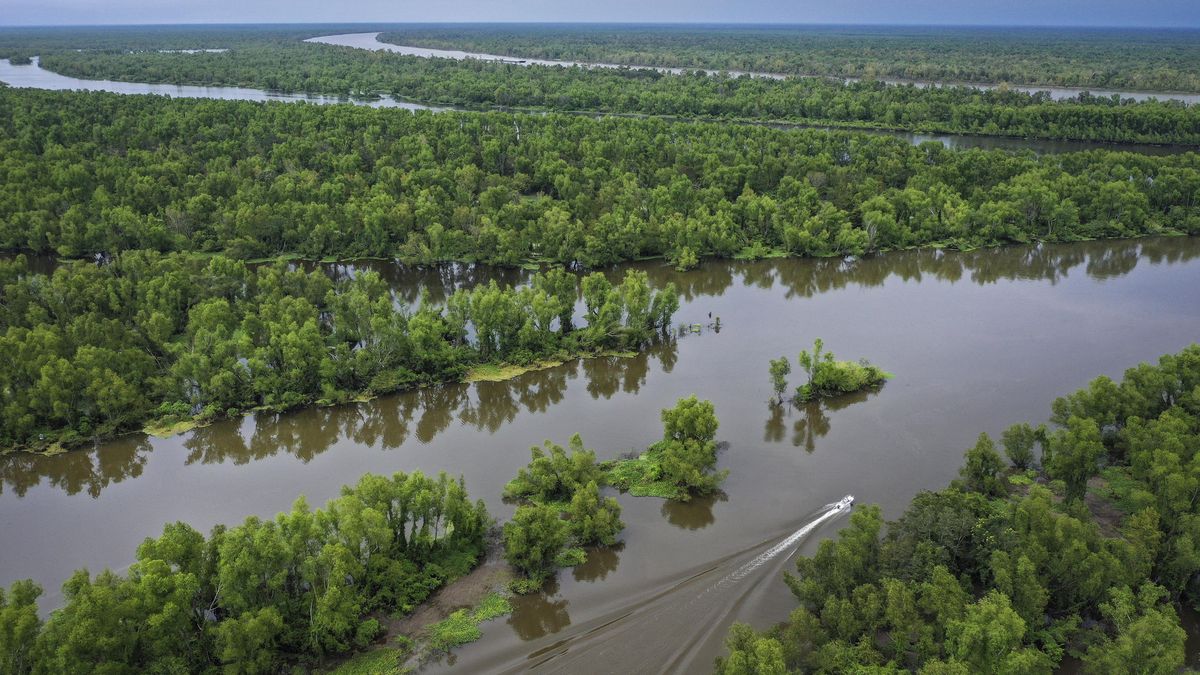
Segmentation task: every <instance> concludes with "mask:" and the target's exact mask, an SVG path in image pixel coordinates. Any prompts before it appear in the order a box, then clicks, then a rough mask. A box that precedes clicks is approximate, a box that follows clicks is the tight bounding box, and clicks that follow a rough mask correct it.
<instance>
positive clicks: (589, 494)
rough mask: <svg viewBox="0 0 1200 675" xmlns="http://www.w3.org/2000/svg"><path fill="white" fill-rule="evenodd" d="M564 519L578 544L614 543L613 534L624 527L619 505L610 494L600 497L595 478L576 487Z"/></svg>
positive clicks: (615, 540) (615, 537)
mask: <svg viewBox="0 0 1200 675" xmlns="http://www.w3.org/2000/svg"><path fill="white" fill-rule="evenodd" d="M567 519H568V521H569V522H570V524H571V534H572V535H573V536H574V538H575V541H576V543H578V544H581V545H589V544H603V545H604V546H612V545H613V544H615V543H617V535H618V534H620V532H621V530H622V529H624V528H625V524H624V523H622V522H621V505H620V504H618V503H617V500H616V499H613V498H612V497H605V498H604V499H601V498H600V488H599V487H598V486H597V485H596V482H595V481H589V482H588V484H587V485H584V486H582V487H580V488H579V489H578V490H576V491H575V495H574V496H573V497H571V504H570V506H569V507H568V508H567Z"/></svg>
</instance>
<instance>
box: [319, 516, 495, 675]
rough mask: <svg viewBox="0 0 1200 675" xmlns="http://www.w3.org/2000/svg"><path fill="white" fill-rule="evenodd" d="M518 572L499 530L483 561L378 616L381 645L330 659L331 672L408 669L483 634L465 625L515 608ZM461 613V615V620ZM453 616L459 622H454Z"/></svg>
mask: <svg viewBox="0 0 1200 675" xmlns="http://www.w3.org/2000/svg"><path fill="white" fill-rule="evenodd" d="M513 578H514V574H513V571H512V568H511V567H509V565H508V563H506V562H504V560H503V557H502V546H501V545H500V542H499V537H498V536H493V537H491V538H490V540H489V544H488V552H487V557H486V559H485V560H484V561H483V562H482V563H481V564H480V565H478V566H477V567H476V568H475V569H473V570H471V571H470V572H468V573H467V574H465V575H463V576H461V577H459V578H457V579H455V580H454V581H451V582H450V583H448V584H446V585H445V586H443V587H442V588H441V589H440V590H438V591H437V592H436V593H434V594H433V595H432V596H430V597H429V598H428V599H427V600H425V602H423V603H421V604H420V605H418V606H417V607H416V608H415V609H414V610H413V611H412V612H410V613H409V614H408V615H406V616H402V617H397V616H386V615H380V616H378V617H376V619H377V620H378V621H379V622H380V626H382V627H383V629H384V632H383V634H382V635H381V636H380V637H379V638H378V639H377V640H376V643H375V646H374V647H373V648H371V649H369V650H367V651H365V652H361V653H359V654H355V655H352V656H350V657H348V658H346V659H344V660H342V661H341V662H340V663H334V664H330V667H329V668H328V669H327V670H326V672H328V673H329V674H330V675H387V674H391V673H408V672H412V671H414V670H416V669H418V668H419V667H420V666H421V665H422V664H423V663H426V662H429V661H438V660H440V659H443V658H445V657H446V656H447V655H448V654H449V649H453V648H454V647H458V646H462V645H463V644H467V643H469V642H472V641H474V639H477V635H475V634H473V633H472V632H471V630H470V628H467V630H465V631H464V630H463V628H464V627H468V626H469V627H471V628H473V627H476V626H478V625H479V624H480V623H483V622H486V621H491V620H493V619H496V618H498V617H500V616H503V615H505V614H508V613H509V612H511V610H512V608H511V606H510V605H508V602H507V593H508V591H507V587H508V583H509V582H510V581H512V579H513ZM498 598H499V599H501V600H502V602H498V601H497V599H498ZM458 617H461V618H459V620H458V621H457V622H455V619H456V618H458ZM464 621H465V623H464ZM449 622H455V623H456V624H457V625H453V626H451V625H449ZM443 628H456V629H458V630H457V631H456V633H457V635H456V636H455V638H456V639H451V640H449V641H447V640H446V637H444V635H442V634H444V633H445V632H446V631H445V630H441V629H443ZM463 633H465V636H462V634H463ZM460 636H462V637H460ZM464 637H465V638H473V639H466V640H464Z"/></svg>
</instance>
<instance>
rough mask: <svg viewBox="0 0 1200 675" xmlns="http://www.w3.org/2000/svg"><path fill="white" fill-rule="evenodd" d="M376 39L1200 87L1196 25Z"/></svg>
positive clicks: (797, 70)
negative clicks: (1173, 27) (1192, 27)
mask: <svg viewBox="0 0 1200 675" xmlns="http://www.w3.org/2000/svg"><path fill="white" fill-rule="evenodd" d="M380 39H382V40H383V41H384V42H390V43H393V44H398V45H411V46H421V47H434V48H439V49H461V50H465V51H470V52H484V53H489V54H502V55H510V56H518V57H525V58H538V59H549V60H554V61H585V62H591V63H596V62H600V63H616V64H623V65H645V66H667V67H682V68H706V69H710V70H738V71H743V72H760V73H779V74H787V75H832V76H838V77H868V78H880V77H889V78H904V79H911V80H941V81H950V82H979V83H998V82H1009V83H1012V84H1028V85H1056V86H1075V87H1103V88H1111V89H1131V90H1144V91H1200V66H1198V64H1200V34H1197V32H1196V31H1194V30H1167V29H1157V30H1154V29H1146V30H1136V29H1135V30H1128V29H1112V28H1109V29H1102V28H1101V29H1097V28H1092V29H1088V28H1062V27H1055V28H1031V27H1023V28H1015V27H982V26H981V27H946V26H938V27H923V26H765V25H764V26H746V25H740V26H697V25H675V26H671V25H654V26H649V25H647V26H636V25H604V24H590V25H583V24H578V25H570V24H557V25H556V24H525V25H522V24H508V25H496V24H474V25H472V24H454V25H452V26H449V25H440V26H439V25H419V24H418V25H406V26H403V27H400V28H397V29H393V30H388V31H386V32H385V33H384V34H383V35H382V36H381V38H380Z"/></svg>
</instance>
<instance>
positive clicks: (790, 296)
mask: <svg viewBox="0 0 1200 675" xmlns="http://www.w3.org/2000/svg"><path fill="white" fill-rule="evenodd" d="M377 266H379V265H377ZM641 266H642V267H643V268H645V269H646V270H647V271H648V272H649V273H650V275H651V279H652V282H653V283H654V284H655V285H662V284H665V283H666V282H667V281H674V282H675V283H676V284H677V285H679V287H680V288H681V289H682V292H683V295H684V302H683V306H682V308H681V309H680V311H679V313H678V315H677V321H678V322H680V323H705V324H706V323H708V322H709V319H708V314H709V313H710V312H711V313H712V315H713V316H714V317H720V319H721V330H720V331H719V332H717V331H713V330H705V331H703V332H702V333H700V334H688V335H685V336H683V337H680V338H678V339H677V340H674V341H672V342H670V343H668V344H664V345H660V346H659V347H657V348H655V349H653V350H651V351H650V352H648V353H646V354H644V355H642V356H639V357H637V358H632V359H617V358H613V359H600V360H590V361H582V362H572V363H568V364H566V365H564V366H562V367H559V368H554V369H550V370H545V371H540V372H535V373H530V374H528V375H525V376H522V377H519V378H517V379H515V380H513V381H511V382H505V383H478V384H471V385H454V386H445V387H438V388H434V389H428V390H424V391H419V392H411V393H406V394H401V395H395V396H389V397H384V398H381V399H377V400H375V401H371V402H369V403H365V404H361V405H354V406H343V407H337V408H324V409H315V410H306V411H301V412H297V413H293V414H283V415H267V414H262V415H254V416H249V417H246V418H243V419H240V420H236V421H228V422H223V423H220V424H215V425H213V426H211V427H208V428H204V429H198V430H196V431H193V432H190V433H187V434H183V435H180V436H176V437H172V438H167V439H154V438H145V437H141V436H130V437H126V438H122V439H119V440H116V441H112V442H110V443H106V444H103V445H101V446H99V447H97V448H93V449H89V450H85V451H79V452H73V453H69V454H65V455H61V456H58V457H51V458H40V457H31V456H13V457H7V458H0V584H5V585H7V584H8V583H9V582H11V581H12V580H14V579H19V578H25V577H32V578H34V579H36V580H37V581H39V582H41V583H42V584H43V585H45V586H46V587H47V589H48V591H49V592H48V594H47V595H48V597H47V598H46V602H47V604H50V605H52V604H54V603H56V602H58V601H60V600H61V595H60V594H58V593H57V590H56V589H57V587H58V586H59V584H60V583H61V582H62V581H63V580H64V579H65V578H66V577H67V576H68V575H69V574H70V572H71V571H72V570H73V569H75V568H77V567H84V566H86V567H88V568H90V569H92V570H93V571H95V570H99V569H100V568H103V567H105V566H108V567H112V568H115V569H119V568H123V567H124V566H126V565H127V564H128V563H129V562H130V561H131V559H132V555H133V551H134V549H135V547H136V546H137V544H138V543H139V542H140V541H141V540H142V539H143V538H144V537H146V536H149V535H154V534H156V533H158V532H159V531H160V530H161V528H162V525H163V524H164V523H167V522H171V521H175V520H183V521H187V522H189V523H192V524H193V525H195V526H196V527H198V528H200V529H207V528H209V527H211V526H212V525H214V524H216V523H235V522H238V521H240V520H241V519H242V518H244V517H245V516H247V515H250V514H257V515H262V516H269V515H271V514H274V513H276V512H278V511H280V510H283V509H286V508H287V507H288V506H289V505H290V503H291V501H292V500H293V499H294V498H295V497H296V496H297V495H299V494H305V495H307V496H308V498H309V501H310V503H313V504H319V503H323V502H324V501H325V500H327V499H329V498H331V497H333V496H335V495H336V493H337V490H338V487H339V486H340V485H342V484H344V483H349V482H353V481H354V480H356V479H357V478H358V477H359V476H360V475H361V474H363V473H366V472H369V471H370V472H391V471H397V470H404V471H412V470H416V469H420V470H423V471H426V472H436V471H440V470H445V471H449V472H452V473H454V474H462V475H463V476H464V477H465V479H466V483H467V487H468V489H469V490H470V492H471V494H472V495H477V496H479V497H481V498H483V499H484V500H485V501H486V502H487V503H488V505H489V508H491V509H492V511H493V513H494V514H495V515H496V516H498V517H500V518H506V517H508V515H509V514H511V510H512V507H511V506H508V505H505V504H503V503H502V502H501V500H500V492H501V489H502V488H503V485H504V482H505V481H506V480H507V479H508V478H510V477H511V476H512V475H514V474H515V473H516V470H517V468H518V467H520V466H522V465H524V464H525V463H526V462H527V461H528V457H529V451H528V448H529V446H531V445H534V444H539V443H541V441H542V440H543V439H547V438H549V439H554V440H555V441H558V442H565V441H566V439H567V438H568V437H569V436H570V435H571V434H572V433H575V432H580V433H581V434H582V435H583V438H584V440H585V442H586V443H587V445H588V446H589V447H593V448H595V449H596V450H597V453H598V455H599V456H600V457H602V458H608V457H614V456H616V455H618V454H621V453H622V452H625V451H627V450H629V449H631V448H641V447H644V446H645V445H646V444H648V443H649V442H651V441H653V440H655V438H656V437H657V436H658V435H659V433H660V429H661V427H660V424H659V420H658V415H657V412H658V410H659V409H661V408H663V407H667V406H669V405H672V404H673V403H674V401H675V400H676V399H677V398H679V397H681V396H686V395H689V394H692V393H696V394H698V395H700V396H702V397H704V398H709V399H711V400H713V402H714V403H715V405H716V409H717V413H718V415H719V416H720V419H721V429H720V432H719V434H718V435H719V438H720V440H722V441H724V442H726V443H727V444H728V447H727V449H725V450H724V451H723V452H722V453H721V455H720V464H721V466H722V467H723V468H728V469H729V470H730V472H731V473H730V475H729V478H728V480H727V481H726V483H725V485H724V488H725V494H724V495H722V496H720V497H719V498H716V499H709V500H697V501H694V502H692V503H689V504H678V503H671V502H663V501H662V500H658V499H650V498H641V499H638V498H631V497H628V496H622V497H620V501H621V504H622V506H623V508H624V514H623V518H624V520H625V522H626V523H627V525H628V526H627V528H626V530H625V532H624V545H623V547H621V548H620V549H617V550H605V551H599V552H595V553H593V554H592V556H591V558H590V559H589V561H588V562H587V564H585V565H583V566H581V567H579V568H577V569H574V570H567V571H564V572H563V573H561V574H560V575H559V580H558V583H557V584H556V585H554V586H552V587H550V588H548V589H547V591H546V592H545V593H543V594H540V595H537V596H533V597H527V598H522V599H520V600H519V601H518V603H517V608H516V611H515V612H514V613H513V615H512V616H510V617H507V618H506V619H500V620H497V621H493V622H491V623H489V624H486V625H485V629H484V637H483V639H482V640H481V641H479V642H478V643H475V644H473V645H470V646H468V647H466V648H464V649H462V650H461V651H460V652H459V653H458V654H457V655H456V656H455V659H454V662H453V663H445V664H434V665H433V666H432V667H431V668H432V669H438V668H445V667H450V666H453V667H455V668H456V669H461V670H463V671H466V672H477V671H504V670H509V669H522V668H525V667H528V666H531V665H535V664H540V667H541V668H544V669H547V670H554V669H558V668H562V669H565V670H570V669H571V668H575V669H576V670H577V669H578V667H579V664H580V663H583V662H584V661H576V660H575V659H576V658H583V657H584V656H587V655H591V656H588V659H587V661H586V662H587V663H588V664H589V669H609V670H612V671H614V672H615V671H620V672H641V671H645V672H657V671H661V670H663V669H664V668H667V667H671V668H673V669H678V670H682V669H697V670H703V669H705V668H707V667H708V665H709V664H710V663H711V659H712V657H713V656H715V655H716V654H717V653H719V650H720V640H719V638H720V636H722V635H723V634H724V632H725V630H726V628H727V626H728V624H729V623H730V622H731V621H733V620H745V621H750V622H752V623H754V624H755V625H758V626H765V625H767V624H769V623H771V622H773V621H776V620H779V619H782V618H784V617H785V616H786V613H787V611H788V609H789V608H790V607H791V606H792V602H791V600H790V597H789V595H788V593H787V591H786V588H785V587H784V586H783V584H782V583H781V581H780V580H779V579H780V574H779V572H780V571H781V570H783V569H787V568H788V567H790V565H789V561H788V554H790V553H791V551H790V550H789V551H787V552H786V553H785V554H784V555H779V556H777V557H775V558H772V559H771V560H770V561H769V562H768V563H767V564H764V565H762V566H761V567H759V568H757V569H755V570H754V571H753V572H752V573H750V574H748V575H746V576H744V577H742V578H740V579H738V580H737V581H736V583H726V584H724V585H723V586H721V587H720V589H719V592H711V593H710V592H706V589H709V588H710V587H712V586H714V585H720V582H721V580H722V579H724V578H726V577H727V576H729V575H730V574H731V573H733V572H735V571H736V570H737V569H739V568H741V567H742V566H743V565H745V564H746V563H747V562H749V561H751V560H753V559H754V558H755V557H757V556H758V555H760V554H761V553H763V552H764V551H766V550H768V549H770V548H771V547H772V546H774V545H775V544H777V543H778V542H779V541H781V540H782V539H784V538H785V537H787V536H789V535H791V534H793V533H795V532H796V531H797V530H798V529H800V528H801V527H802V526H804V525H806V524H808V523H810V522H811V521H812V520H813V519H814V518H815V517H817V516H819V515H820V513H821V509H822V507H823V506H824V505H826V504H828V503H830V502H835V501H837V500H838V499H840V498H841V497H842V496H843V495H845V494H848V493H852V494H854V495H856V496H857V498H858V499H859V502H860V503H879V504H881V505H882V506H883V507H884V510H885V514H886V515H887V516H888V517H894V516H896V515H898V514H899V513H900V511H901V510H902V509H903V507H904V506H905V504H906V503H907V502H908V501H909V500H910V499H911V498H912V496H913V494H914V493H916V492H917V491H919V490H922V489H935V488H940V487H942V486H944V485H945V484H946V482H947V481H948V480H950V479H951V478H952V477H954V475H955V473H956V470H957V467H958V465H959V460H960V458H961V455H962V452H963V450H964V449H966V448H967V447H968V446H970V445H971V444H972V443H973V441H974V439H975V437H976V435H977V434H978V433H979V432H980V431H987V432H989V433H993V434H994V433H998V432H999V431H1000V430H1002V429H1003V428H1004V427H1006V426H1008V425H1009V424H1011V423H1013V422H1017V421H1022V420H1031V421H1035V422H1036V421H1041V420H1044V419H1045V418H1046V417H1047V415H1048V412H1049V405H1050V402H1051V401H1052V400H1053V399H1054V398H1055V397H1056V396H1058V395H1060V394H1063V393H1067V392H1069V391H1072V390H1074V389H1075V388H1077V387H1079V386H1081V385H1083V384H1084V383H1086V382H1087V381H1088V380H1089V379H1090V378H1092V377H1093V376H1095V375H1098V374H1101V373H1106V374H1109V375H1114V376H1116V375H1119V374H1120V373H1121V372H1122V370H1123V369H1125V368H1126V367H1129V366H1131V365H1133V364H1135V363H1137V362H1139V361H1142V360H1146V359H1151V358H1155V357H1157V356H1158V355H1160V354H1163V353H1166V352H1173V351H1177V350H1179V349H1181V348H1182V347H1184V346H1185V345H1187V344H1189V343H1190V342H1192V341H1195V340H1196V339H1197V338H1198V337H1200V239H1195V238H1191V239H1189V238H1163V239H1147V240H1140V241H1123V242H1094V243H1083V244H1071V245H1060V246H1042V247H1022V248H1010V249H1002V250H987V251H980V252H973V253H946V254H942V253H938V252H933V251H925V252H905V253H896V254H889V255H886V256H882V257H878V258H868V259H864V260H860V261H857V262H851V263H847V262H843V261H838V260H782V261H761V262H754V263H737V262H714V263H709V264H706V265H704V266H702V267H701V268H700V269H698V270H695V271H692V272H688V273H683V274H680V273H676V272H674V271H672V270H670V269H669V268H667V267H665V266H663V265H661V264H659V263H647V264H643V265H641ZM385 267H386V266H385ZM357 269H358V267H355V266H341V267H339V268H337V269H336V270H331V273H337V274H353V273H355V272H356V271H357ZM392 271H393V272H394V270H392ZM613 272H614V273H619V272H620V270H613ZM504 274H505V279H507V280H509V281H515V280H519V275H516V274H514V273H512V272H506V273H504ZM487 278H489V272H488V271H487V270H481V269H477V268H456V269H452V270H450V271H444V270H440V271H428V270H426V271H424V272H404V273H394V274H393V275H392V276H391V277H390V281H391V283H393V284H394V285H395V286H397V287H398V288H399V289H401V290H403V291H404V293H405V295H406V296H407V297H415V294H416V293H417V291H418V286H422V285H423V286H427V287H432V288H435V289H436V288H440V289H442V291H441V292H443V293H444V292H445V290H446V289H448V288H451V287H453V286H454V285H457V284H464V285H469V284H472V283H476V282H479V281H484V280H486V279H487ZM816 337H821V338H823V339H824V340H825V342H826V344H827V345H828V346H829V347H830V348H831V349H832V350H834V351H835V352H836V353H837V354H838V356H839V357H842V358H859V357H867V358H870V359H871V360H873V361H874V362H876V363H878V364H880V365H882V366H884V367H885V368H886V369H888V370H890V371H892V372H893V373H895V379H894V380H893V381H891V382H889V383H888V384H887V385H886V386H885V387H884V388H883V389H882V390H881V391H879V392H877V393H872V394H868V395H862V396H859V397H856V398H851V399H843V400H839V401H837V402H836V403H834V404H831V405H822V406H809V407H806V408H803V409H795V410H790V411H786V412H784V411H779V410H777V409H772V408H770V407H769V406H768V405H767V399H768V397H769V396H770V392H769V384H768V378H767V373H766V365H767V361H768V360H769V359H771V358H775V357H778V356H780V355H785V354H786V355H792V356H793V357H794V355H795V354H796V353H797V352H798V351H799V350H800V349H801V348H803V347H805V346H807V345H809V344H811V343H812V340H813V339H814V338H816ZM845 522H846V520H845V518H844V517H842V516H839V517H837V518H833V519H830V520H829V521H826V522H823V523H822V524H821V525H820V526H819V527H818V528H817V529H816V531H814V532H813V533H811V534H810V535H809V536H808V537H807V538H805V539H802V540H801V541H800V542H799V547H800V550H801V551H802V552H810V551H811V550H812V547H813V546H814V545H815V544H816V542H817V541H819V540H820V539H821V538H822V537H825V536H829V535H831V534H832V533H834V532H835V531H836V530H837V528H838V527H840V526H841V525H842V524H844V523H845ZM701 596H702V597H703V598H704V599H703V600H702V601H697V600H696V598H697V597H701ZM696 602H700V604H699V605H697V604H695V603H696ZM646 617H652V619H651V620H647V618H646ZM647 625H650V626H651V627H652V628H653V630H655V631H659V634H660V635H661V636H662V640H655V639H649V638H648V634H649V629H647V628H646V626H647ZM634 638H636V639H634ZM680 644H686V645H687V649H686V650H684V651H680V650H679V649H677V648H676V646H677V645H680ZM592 657H595V658H602V664H596V663H595V661H594V659H593V658H592ZM593 664H594V666H593ZM601 665H602V666H603V667H601Z"/></svg>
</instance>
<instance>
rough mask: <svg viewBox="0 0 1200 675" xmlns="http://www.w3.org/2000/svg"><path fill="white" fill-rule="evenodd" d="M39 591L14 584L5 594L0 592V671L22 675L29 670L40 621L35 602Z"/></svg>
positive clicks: (29, 584)
mask: <svg viewBox="0 0 1200 675" xmlns="http://www.w3.org/2000/svg"><path fill="white" fill-rule="evenodd" d="M41 594H42V589H41V587H39V586H38V585H37V584H35V583H33V582H32V581H29V580H24V581H16V582H13V585H12V586H10V587H9V589H8V593H7V594H5V592H4V589H2V588H0V671H3V672H5V673H12V674H13V675H24V674H25V673H29V672H30V671H32V670H33V665H34V660H33V649H34V644H35V642H36V640H37V636H38V632H39V631H40V630H41V628H42V621H41V619H40V618H38V613H37V599H38V596H40V595H41Z"/></svg>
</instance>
